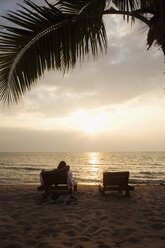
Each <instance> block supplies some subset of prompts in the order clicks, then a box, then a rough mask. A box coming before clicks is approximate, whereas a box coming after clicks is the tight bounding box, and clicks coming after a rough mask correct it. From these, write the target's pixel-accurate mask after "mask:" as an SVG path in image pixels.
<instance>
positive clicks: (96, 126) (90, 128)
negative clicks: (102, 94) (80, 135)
mask: <svg viewBox="0 0 165 248" xmlns="http://www.w3.org/2000/svg"><path fill="white" fill-rule="evenodd" d="M83 129H84V131H85V132H87V133H96V132H99V131H102V130H103V121H102V120H101V118H100V116H87V117H86V118H85V120H84V125H83Z"/></svg>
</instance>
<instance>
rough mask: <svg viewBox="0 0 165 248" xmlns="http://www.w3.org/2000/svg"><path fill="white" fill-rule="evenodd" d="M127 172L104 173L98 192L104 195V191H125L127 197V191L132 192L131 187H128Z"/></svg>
mask: <svg viewBox="0 0 165 248" xmlns="http://www.w3.org/2000/svg"><path fill="white" fill-rule="evenodd" d="M128 179H129V171H124V172H104V173H103V184H100V185H99V191H100V192H101V193H102V194H105V191H111V190H114V191H115V190H116V191H119V193H121V192H122V191H125V194H126V196H129V191H130V190H134V187H133V186H130V185H128Z"/></svg>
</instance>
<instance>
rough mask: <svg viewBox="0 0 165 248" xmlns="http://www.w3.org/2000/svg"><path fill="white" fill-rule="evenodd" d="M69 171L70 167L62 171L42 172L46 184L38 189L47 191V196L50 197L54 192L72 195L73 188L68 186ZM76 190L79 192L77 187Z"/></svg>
mask: <svg viewBox="0 0 165 248" xmlns="http://www.w3.org/2000/svg"><path fill="white" fill-rule="evenodd" d="M67 171H68V166H65V167H64V168H62V169H54V170H51V171H42V172H41V175H42V179H43V183H44V184H43V185H41V186H39V187H38V188H37V189H38V190H39V191H42V190H43V191H45V196H48V195H49V194H50V193H51V192H52V191H56V192H59V191H60V192H61V193H62V191H64V192H63V193H72V187H71V186H69V185H68V184H67ZM74 190H75V191H77V185H76V187H74Z"/></svg>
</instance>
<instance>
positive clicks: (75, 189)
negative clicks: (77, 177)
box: [74, 183, 77, 192]
mask: <svg viewBox="0 0 165 248" xmlns="http://www.w3.org/2000/svg"><path fill="white" fill-rule="evenodd" d="M74 191H75V192H77V183H76V184H75V185H74Z"/></svg>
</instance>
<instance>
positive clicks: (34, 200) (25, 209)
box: [0, 184, 165, 248]
mask: <svg viewBox="0 0 165 248" xmlns="http://www.w3.org/2000/svg"><path fill="white" fill-rule="evenodd" d="M37 186H38V184H35V185H34V184H19V185H4V184H3V185H0V212H1V217H0V240H1V247H2V248H11V247H12V248H28V247H37V248H44V247H45V248H64V247H72V248H86V247H89V248H117V247H119V248H120V247H121V248H125V247H127V248H132V247H134V248H158V247H159V248H164V247H165V207H164V206H165V188H164V187H163V186H162V185H136V186H135V190H134V191H131V192H130V197H125V195H124V193H123V194H118V192H110V193H107V194H106V195H105V196H102V195H101V194H100V193H99V192H98V187H97V185H87V184H83V185H82V184H78V192H76V193H73V196H74V197H75V198H76V199H77V202H76V204H73V205H72V204H71V205H65V204H54V203H53V202H42V197H41V194H42V193H41V192H38V191H37Z"/></svg>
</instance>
